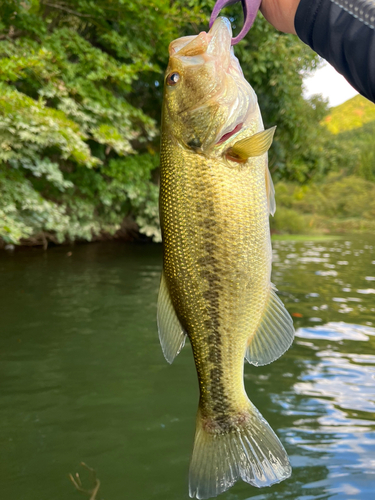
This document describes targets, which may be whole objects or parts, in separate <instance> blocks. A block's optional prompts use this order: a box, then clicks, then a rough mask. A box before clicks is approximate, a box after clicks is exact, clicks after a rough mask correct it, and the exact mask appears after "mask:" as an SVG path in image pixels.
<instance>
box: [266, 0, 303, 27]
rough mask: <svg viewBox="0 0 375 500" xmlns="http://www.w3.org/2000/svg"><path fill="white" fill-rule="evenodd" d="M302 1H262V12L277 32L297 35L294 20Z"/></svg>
mask: <svg viewBox="0 0 375 500" xmlns="http://www.w3.org/2000/svg"><path fill="white" fill-rule="evenodd" d="M299 2H300V0H262V4H261V6H260V11H261V13H262V14H263V16H264V17H265V18H266V19H267V21H268V22H269V23H271V24H272V26H274V27H275V28H276V29H277V30H279V31H283V32H284V33H293V34H294V35H296V29H295V27H294V18H295V15H296V12H297V7H298V4H299Z"/></svg>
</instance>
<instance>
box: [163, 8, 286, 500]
mask: <svg viewBox="0 0 375 500" xmlns="http://www.w3.org/2000/svg"><path fill="white" fill-rule="evenodd" d="M231 39H232V30H231V25H230V22H229V21H228V20H227V19H226V18H224V17H219V18H218V19H217V20H216V21H215V23H214V24H213V26H212V27H211V29H210V30H209V31H208V32H201V33H199V35H195V36H186V37H183V38H179V39H177V40H175V41H173V42H172V43H171V44H170V46H169V63H168V67H167V70H166V74H165V85H164V96H163V108H162V129H161V130H162V131H161V151H160V158H161V163H160V165H161V173H160V200H159V206H160V223H161V230H162V238H163V271H162V276H161V283H160V290H159V296H158V302H157V326H158V332H159V339H160V343H161V347H162V350H163V353H164V356H165V358H166V360H167V361H168V362H169V363H172V362H173V360H174V358H175V357H176V356H177V355H178V353H179V352H180V351H181V349H182V348H183V346H184V344H185V341H186V338H188V339H189V341H190V343H191V346H192V351H193V356H194V361H195V366H196V370H197V375H198V383H199V391H200V398H199V406H198V413H197V420H196V432H195V439H194V448H193V453H192V458H191V462H190V468H189V495H190V497H191V498H198V499H205V498H211V497H215V496H217V495H218V494H220V493H222V492H224V491H226V490H227V489H229V488H230V487H231V486H232V485H233V484H234V483H235V482H236V481H237V480H238V479H242V480H243V481H245V482H247V483H249V484H251V485H253V486H256V487H263V486H270V485H272V484H274V483H278V482H280V481H282V480H284V479H286V478H288V477H289V476H290V475H291V466H290V462H289V459H288V456H287V453H286V451H285V449H284V447H283V445H282V444H281V442H280V441H279V439H278V437H277V436H276V434H275V433H274V431H273V430H272V429H271V427H270V426H269V424H268V423H267V422H266V420H265V419H264V418H263V417H262V415H261V414H260V412H259V411H258V410H257V408H256V407H255V406H254V405H253V403H252V402H251V401H250V399H249V398H248V396H247V394H246V391H245V387H244V360H245V358H246V360H247V361H248V362H249V363H251V364H253V365H255V366H261V365H266V364H268V363H271V362H272V361H274V360H276V359H277V358H279V357H280V356H281V355H282V354H283V353H284V352H285V351H286V350H287V349H288V348H289V346H290V345H291V343H292V341H293V336H294V329H293V322H292V319H291V317H290V315H289V313H288V312H287V310H286V308H285V307H284V305H283V303H282V301H281V300H280V298H279V297H278V295H277V294H276V288H275V287H274V285H273V284H272V283H271V260H272V249H271V239H270V229H269V214H270V213H271V214H273V213H274V211H275V197H274V193H275V192H274V188H273V184H272V179H271V177H270V173H269V169H268V164H267V151H268V149H269V148H270V146H271V143H272V138H273V134H274V131H275V130H274V128H272V129H268V130H264V126H263V122H262V117H261V114H260V110H259V106H258V102H257V96H256V94H255V92H254V90H253V89H252V87H251V86H250V84H249V83H248V82H247V81H246V80H245V78H244V75H243V72H242V69H241V67H240V64H239V61H238V59H237V58H236V57H235V55H234V52H233V48H231Z"/></svg>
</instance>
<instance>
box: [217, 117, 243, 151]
mask: <svg viewBox="0 0 375 500" xmlns="http://www.w3.org/2000/svg"><path fill="white" fill-rule="evenodd" d="M243 126H244V123H243V122H241V123H238V124H237V125H236V126H235V127H234V129H233V130H232V131H231V132H227V133H225V134H224V135H222V136H221V138H220V139H219V140H218V141H217V143H216V146H220V145H221V144H224V143H225V142H227V141H229V139H232V138H233V136H235V135H236V134H237V133H238V132H241V130H242V128H243Z"/></svg>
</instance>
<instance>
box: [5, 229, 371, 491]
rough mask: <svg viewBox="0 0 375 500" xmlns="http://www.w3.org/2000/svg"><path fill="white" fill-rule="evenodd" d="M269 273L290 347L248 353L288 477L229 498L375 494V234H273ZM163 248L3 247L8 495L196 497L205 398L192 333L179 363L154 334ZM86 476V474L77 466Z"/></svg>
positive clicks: (255, 390) (249, 381)
mask: <svg viewBox="0 0 375 500" xmlns="http://www.w3.org/2000/svg"><path fill="white" fill-rule="evenodd" d="M273 246H274V267H273V281H274V283H275V284H276V285H277V287H278V289H279V294H280V297H281V298H282V300H283V301H284V303H285V304H286V306H287V308H288V310H289V311H290V313H291V314H292V315H293V316H294V321H295V326H296V329H297V333H296V340H295V342H294V345H293V347H292V348H291V349H290V350H289V351H288V352H287V353H286V354H285V355H284V356H283V357H282V358H281V359H279V360H278V361H276V362H274V363H273V364H271V365H269V366H265V367H260V368H256V367H251V366H249V365H246V367H245V383H246V388H247V391H248V394H249V396H250V398H251V399H252V401H253V402H254V404H255V405H256V406H257V407H258V409H259V410H260V411H261V412H262V414H263V415H264V417H265V418H266V419H267V420H268V421H269V423H270V424H271V426H272V427H273V428H274V430H275V431H276V432H277V434H278V435H279V436H280V438H281V440H282V442H283V443H284V445H285V448H286V450H287V451H288V453H289V455H290V457H291V461H292V465H293V475H292V477H291V478H290V479H288V480H287V481H284V482H283V483H280V484H279V485H275V486H273V487H271V488H266V489H256V488H253V487H251V486H249V485H247V484H245V483H237V484H236V485H235V486H234V487H233V488H232V489H231V490H229V491H228V492H227V493H225V494H223V495H221V496H220V497H219V498H222V499H223V500H245V499H248V498H252V499H256V500H276V499H277V500H283V499H293V500H295V499H298V500H309V499H323V498H334V499H337V500H339V499H340V500H341V499H345V500H352V499H359V500H367V499H370V498H371V499H372V498H373V492H374V489H375V433H374V431H375V376H374V375H375V371H374V368H375V350H374V347H375V314H374V313H375V301H374V298H375V251H374V249H375V238H374V237H365V236H353V237H344V238H342V239H337V240H330V241H321V242H319V241H298V242H297V241H296V242H293V241H276V242H274V243H273ZM160 271H161V248H160V247H159V246H147V245H146V246H136V245H125V244H121V243H105V244H92V245H83V246H76V247H73V248H69V247H64V248H52V249H50V250H48V251H47V252H43V251H40V250H28V251H21V252H16V253H14V254H6V253H4V252H3V253H0V304H1V305H0V311H1V316H0V449H1V456H0V491H1V495H0V497H1V498H6V499H7V500H68V499H69V500H70V499H75V498H82V494H79V493H78V492H76V491H75V490H74V488H73V486H72V485H71V483H69V480H68V478H67V475H68V473H69V472H76V471H80V472H82V470H81V468H80V466H79V463H80V462H81V461H84V462H86V463H87V464H88V465H90V466H91V467H93V468H95V470H96V471H97V475H98V477H99V478H100V480H101V488H100V494H99V495H98V500H99V499H100V498H104V499H105V500H123V499H128V498H129V499H130V498H131V499H132V500H144V499H145V500H180V499H181V500H183V499H185V500H186V499H187V498H188V495H187V472H188V465H189V459H190V453H191V449H192V443H193V436H194V426H195V413H196V407H197V401H198V390H197V381H196V375H195V370H194V365H193V359H192V354H191V349H190V346H189V345H187V346H186V347H185V348H184V350H183V351H182V352H181V354H180V355H179V356H178V358H176V360H175V362H174V363H173V365H172V366H169V365H168V364H167V363H166V362H165V361H164V358H163V356H162V353H161V350H160V347H159V344H158V339H157V334H156V324H155V316H156V298H157V291H158V285H159V279H160ZM82 476H83V477H84V478H85V480H86V484H87V486H89V485H90V482H89V477H88V476H87V475H85V473H84V472H83V473H82Z"/></svg>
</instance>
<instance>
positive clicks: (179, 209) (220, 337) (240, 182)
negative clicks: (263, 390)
mask: <svg viewBox="0 0 375 500" xmlns="http://www.w3.org/2000/svg"><path fill="white" fill-rule="evenodd" d="M162 152H163V153H162V159H161V164H162V169H163V170H162V176H161V189H160V196H161V207H162V214H163V215H162V225H163V245H164V249H165V250H164V272H165V277H166V281H167V283H168V287H169V290H170V293H171V298H172V302H173V305H174V307H175V310H176V313H177V316H178V317H179V319H180V321H181V323H182V325H183V327H184V328H185V330H186V332H187V334H188V336H189V339H190V342H191V344H192V347H193V352H194V356H195V359H204V360H205V364H204V365H203V366H202V365H199V366H198V378H199V381H200V386H201V388H202V398H201V404H202V406H203V407H204V409H205V413H207V415H212V416H214V417H215V404H216V395H217V394H218V393H219V394H220V395H221V393H223V397H225V398H226V400H227V401H228V406H229V408H231V409H232V411H236V412H237V407H236V401H242V400H243V399H244V398H243V394H244V389H243V358H244V355H245V350H246V344H247V340H248V336H249V331H251V330H252V329H253V328H254V327H253V328H252V324H251V323H249V322H248V319H249V317H250V318H251V320H252V322H253V323H254V324H257V323H258V322H259V318H260V315H261V312H262V309H263V307H264V300H265V296H266V294H267V291H268V283H269V276H270V243H269V229H268V207H267V202H266V195H265V189H266V188H265V175H264V168H265V165H263V168H262V167H260V168H259V167H258V166H257V165H255V166H254V167H253V168H251V169H245V168H242V167H234V168H230V167H228V166H227V165H226V164H225V163H224V162H221V163H220V162H219V161H216V162H215V165H213V164H212V160H211V159H208V158H206V157H204V156H203V155H197V154H195V153H190V154H189V153H186V154H185V155H184V156H182V155H181V154H179V147H178V146H175V145H174V144H173V143H172V142H171V141H168V140H163V145H162ZM260 161H261V160H260ZM263 163H264V162H263ZM164 200H168V203H164ZM254 221H256V223H255V224H254ZM176 270H178V273H179V274H178V277H177V276H176ZM215 321H216V322H217V323H216V324H215ZM212 336H214V341H213V342H210V338H211V337H212ZM219 342H220V344H219ZM210 346H216V349H217V351H219V352H220V359H215V361H212V360H211V357H212V356H210V352H211V353H212V348H211V351H210ZM215 357H216V358H218V356H217V355H216V356H215ZM219 361H220V362H219ZM213 369H217V370H218V371H219V373H220V377H219V378H218V377H214V378H213V377H211V372H212V370H213ZM221 385H223V387H224V389H223V390H219V387H220V386H221ZM211 393H213V394H214V396H215V397H214V398H210V394H211ZM246 401H247V398H246ZM227 411H229V410H227Z"/></svg>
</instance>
